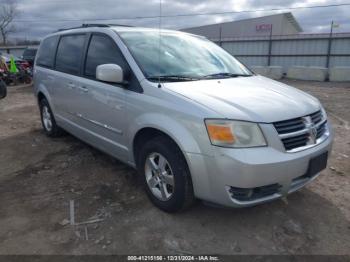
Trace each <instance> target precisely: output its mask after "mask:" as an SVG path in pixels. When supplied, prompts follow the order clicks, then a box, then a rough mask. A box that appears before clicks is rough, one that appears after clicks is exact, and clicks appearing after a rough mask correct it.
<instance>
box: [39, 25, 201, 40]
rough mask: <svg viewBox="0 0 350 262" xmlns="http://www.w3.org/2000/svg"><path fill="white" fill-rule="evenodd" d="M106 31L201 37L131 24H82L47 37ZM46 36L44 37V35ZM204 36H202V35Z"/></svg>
mask: <svg viewBox="0 0 350 262" xmlns="http://www.w3.org/2000/svg"><path fill="white" fill-rule="evenodd" d="M106 31H114V32H116V33H121V32H159V31H161V32H162V33H163V34H164V33H171V34H186V35H192V36H197V37H201V36H198V35H193V34H190V33H187V32H182V31H176V30H170V29H159V28H149V27H132V26H122V25H103V24H101V25H98V24H95V25H94V24H92V25H83V26H81V27H75V28H68V29H60V30H59V31H58V32H55V33H53V34H50V35H48V36H47V37H50V36H54V35H66V34H73V33H89V32H106ZM45 38H46V37H45ZM203 38H204V37H203Z"/></svg>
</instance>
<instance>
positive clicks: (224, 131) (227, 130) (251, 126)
mask: <svg viewBox="0 0 350 262" xmlns="http://www.w3.org/2000/svg"><path fill="white" fill-rule="evenodd" d="M205 125H206V127H207V131H208V135H209V138H210V141H211V143H212V144H213V145H216V146H222V147H240V148H242V147H259V146H266V145H267V144H266V141H265V138H264V135H263V134H262V132H261V129H260V127H259V125H258V124H256V123H251V122H244V121H233V120H220V119H207V120H205Z"/></svg>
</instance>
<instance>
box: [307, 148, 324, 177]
mask: <svg viewBox="0 0 350 262" xmlns="http://www.w3.org/2000/svg"><path fill="white" fill-rule="evenodd" d="M327 161H328V152H325V153H323V154H321V155H319V156H316V157H314V158H312V159H311V160H310V162H309V168H308V170H307V173H306V175H305V176H307V177H309V178H311V177H313V176H315V175H317V174H318V173H319V172H321V171H322V170H323V169H325V168H326V167H327Z"/></svg>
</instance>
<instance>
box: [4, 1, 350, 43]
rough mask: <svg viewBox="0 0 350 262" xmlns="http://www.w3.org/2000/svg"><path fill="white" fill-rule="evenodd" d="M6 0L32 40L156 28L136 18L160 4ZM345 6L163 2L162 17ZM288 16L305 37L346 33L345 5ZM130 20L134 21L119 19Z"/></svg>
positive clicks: (349, 21)
mask: <svg viewBox="0 0 350 262" xmlns="http://www.w3.org/2000/svg"><path fill="white" fill-rule="evenodd" d="M9 1H16V3H17V9H18V15H17V16H16V20H15V21H14V25H15V27H16V29H17V32H16V33H14V34H13V35H12V37H15V38H26V39H37V38H41V37H43V36H45V35H46V34H48V33H50V32H53V31H56V30H57V29H60V28H67V27H74V26H79V25H81V23H83V22H85V23H94V22H95V23H118V24H128V25H135V26H145V27H158V26H159V18H147V19H141V18H139V17H144V16H159V14H160V4H159V3H160V0H0V4H3V3H5V2H9ZM345 3H349V4H350V0H343V1H341V0H162V15H163V16H167V15H176V14H194V13H208V12H215V13H217V12H230V11H235V12H237V11H238V12H239V11H242V10H257V9H260V10H261V9H276V8H288V7H300V6H315V5H329V4H345ZM289 11H290V10H282V11H268V12H267V11H258V12H251V13H234V14H228V15H212V16H207V15H205V16H204V15H203V16H186V17H171V18H167V17H163V18H162V19H161V20H162V21H161V25H162V28H171V29H180V28H186V27H193V26H199V25H205V24H212V23H219V22H226V21H233V20H241V19H246V18H251V17H259V16H265V15H271V14H276V13H282V12H289ZM291 12H292V13H293V15H294V16H295V18H296V19H297V21H298V22H299V24H300V25H301V27H302V28H303V30H304V32H305V33H326V32H329V30H330V23H331V21H332V20H334V21H335V22H336V23H337V24H339V25H340V26H339V27H338V28H336V29H335V32H350V6H346V7H344V6H343V7H330V8H314V9H302V10H300V9H298V10H291ZM134 17H138V18H137V19H123V18H134ZM112 18H113V19H116V20H113V19H112ZM94 19H111V20H106V21H101V20H94ZM63 20H64V21H63Z"/></svg>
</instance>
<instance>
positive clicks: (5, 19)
mask: <svg viewBox="0 0 350 262" xmlns="http://www.w3.org/2000/svg"><path fill="white" fill-rule="evenodd" d="M17 14H18V12H17V5H16V2H15V1H14V0H9V1H7V2H5V3H3V4H1V5H0V35H1V38H2V43H3V44H4V45H6V43H7V39H8V35H9V34H10V33H13V32H14V31H15V26H14V25H13V24H12V21H13V19H14V18H15V17H16V15H17Z"/></svg>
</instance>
